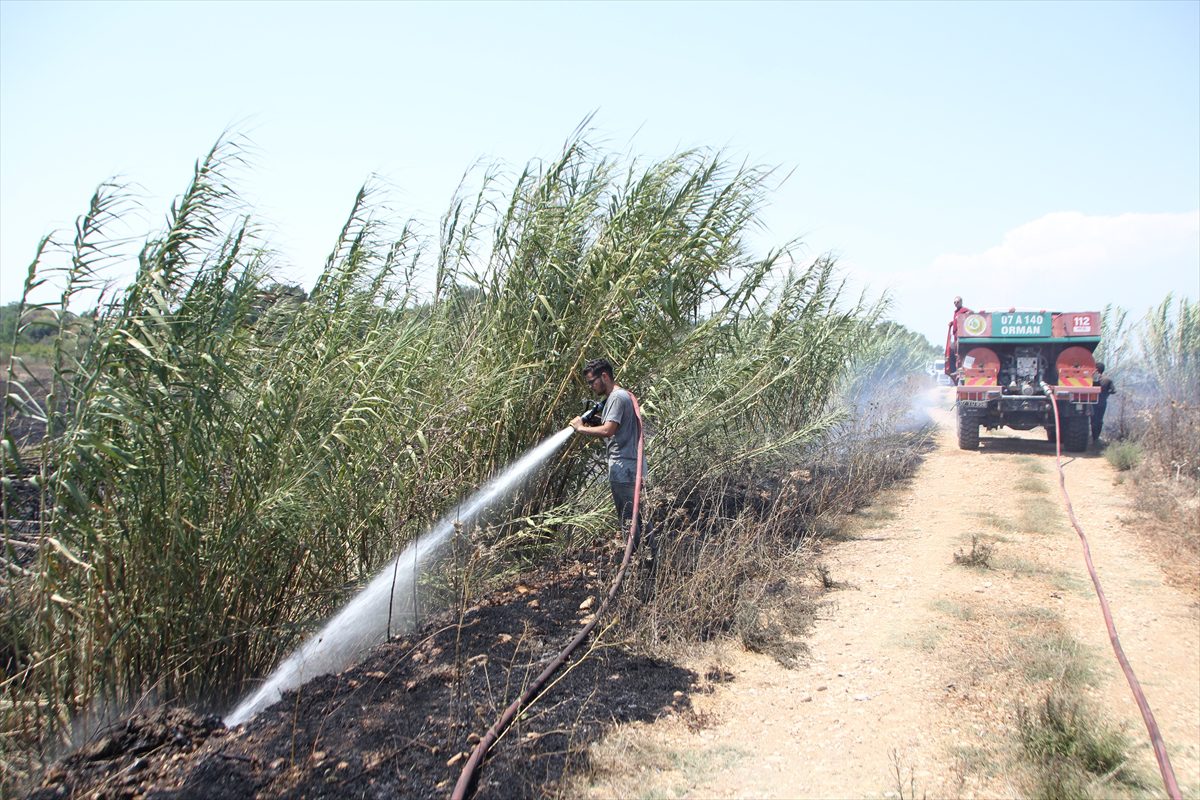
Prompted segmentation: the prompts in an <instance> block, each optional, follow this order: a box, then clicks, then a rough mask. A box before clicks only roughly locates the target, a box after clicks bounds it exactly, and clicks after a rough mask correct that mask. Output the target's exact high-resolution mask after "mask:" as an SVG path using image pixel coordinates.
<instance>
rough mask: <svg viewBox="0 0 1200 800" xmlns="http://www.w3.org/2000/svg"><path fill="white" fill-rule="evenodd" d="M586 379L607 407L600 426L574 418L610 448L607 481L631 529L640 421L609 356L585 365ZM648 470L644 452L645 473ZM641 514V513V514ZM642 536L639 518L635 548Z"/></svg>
mask: <svg viewBox="0 0 1200 800" xmlns="http://www.w3.org/2000/svg"><path fill="white" fill-rule="evenodd" d="M583 380H584V382H585V383H587V385H588V387H589V388H590V389H591V390H592V392H593V393H594V394H597V395H599V396H601V397H604V398H605V401H604V410H603V412H602V413H601V421H600V424H599V425H589V424H587V423H585V422H584V420H583V418H582V417H575V418H574V419H573V420H571V427H572V428H573V429H574V430H575V432H576V433H579V434H582V435H584V436H594V437H597V438H601V439H604V440H605V443H604V444H605V447H606V448H607V450H608V483H609V486H610V487H611V489H612V497H613V504H614V505H615V506H616V509H617V519H619V520H620V522H621V528H622V530H628V528H629V524H630V521H631V520H632V519H633V493H634V488H635V486H636V481H637V449H638V435H639V433H640V431H639V429H638V426H639V421H638V418H637V414H636V413H635V411H634V407H633V398H632V397H630V395H629V392H627V391H625V390H624V389H622V388H621V387H620V386H618V385H617V382H616V380H615V379H614V377H613V367H612V364H611V363H609V361H608V360H607V359H604V358H595V359H592V360H591V361H589V362H587V363H586V364H585V365H584V367H583ZM645 472H646V465H645V459H644V454H643V462H642V474H643V475H644V474H645ZM638 516H639V517H640V516H641V515H640V514H639V515H638ZM641 535H642V521H641V519H640V518H639V519H638V521H637V527H636V528H635V533H634V547H635V548H636V547H638V546H639V544H640V539H641ZM646 546H647V549H646V555H645V558H646V559H648V560H649V559H653V558H654V550H655V547H654V535H653V532H649V531H648V532H647V534H646Z"/></svg>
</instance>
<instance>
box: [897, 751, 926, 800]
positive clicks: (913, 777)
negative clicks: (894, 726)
mask: <svg viewBox="0 0 1200 800" xmlns="http://www.w3.org/2000/svg"><path fill="white" fill-rule="evenodd" d="M888 758H889V759H890V760H891V762H892V781H893V782H892V785H893V786H894V787H895V794H896V795H898V796H899V798H900V800H917V770H916V767H914V766H913V764H912V762H911V761H909V762H908V763H907V764H906V763H904V762H905V760H906V759H902V758H901V757H900V752H899V751H898V750H896V748H894V747H893V748H892V749H891V750H888ZM926 797H928V792H927V791H926V790H924V789H922V790H921V798H922V800H924V798H926Z"/></svg>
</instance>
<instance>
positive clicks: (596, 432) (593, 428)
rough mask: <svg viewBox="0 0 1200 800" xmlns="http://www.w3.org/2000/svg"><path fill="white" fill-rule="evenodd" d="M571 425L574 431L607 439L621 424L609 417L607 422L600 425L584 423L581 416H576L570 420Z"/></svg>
mask: <svg viewBox="0 0 1200 800" xmlns="http://www.w3.org/2000/svg"><path fill="white" fill-rule="evenodd" d="M571 427H572V428H574V429H575V432H576V433H582V434H583V435H584V436H596V437H599V438H601V439H607V438H609V437H610V436H614V435H615V434H616V432H617V429H618V428H620V427H621V424H620V423H619V422H614V421H613V420H611V419H610V420H609V421H608V422H605V423H602V424H600V425H584V424H583V417H576V418H575V419H573V420H571Z"/></svg>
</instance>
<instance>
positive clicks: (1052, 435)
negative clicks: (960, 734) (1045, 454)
mask: <svg viewBox="0 0 1200 800" xmlns="http://www.w3.org/2000/svg"><path fill="white" fill-rule="evenodd" d="M1057 438H1058V434H1057V432H1056V431H1055V429H1054V426H1053V425H1047V426H1046V441H1047V442H1050V443H1051V444H1053V443H1054V441H1055V440H1056V439H1057Z"/></svg>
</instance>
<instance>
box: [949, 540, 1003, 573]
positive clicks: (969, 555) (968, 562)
mask: <svg viewBox="0 0 1200 800" xmlns="http://www.w3.org/2000/svg"><path fill="white" fill-rule="evenodd" d="M995 549H996V546H995V545H994V544H990V543H988V542H983V541H980V539H979V537H978V536H972V537H971V549H970V551H968V552H965V553H964V552H963V551H961V550H955V551H954V563H955V564H958V565H959V566H963V567H982V568H984V569H991V568H992V565H991V564H990V563H989V559H990V558H991V557H992V553H993V552H994V551H995Z"/></svg>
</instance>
